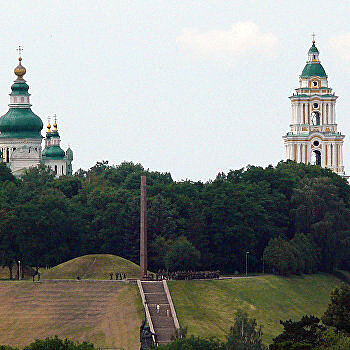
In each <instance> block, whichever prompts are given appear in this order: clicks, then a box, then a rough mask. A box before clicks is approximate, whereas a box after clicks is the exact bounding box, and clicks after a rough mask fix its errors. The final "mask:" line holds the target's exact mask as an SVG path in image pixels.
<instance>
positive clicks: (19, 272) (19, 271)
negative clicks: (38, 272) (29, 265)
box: [18, 260, 21, 280]
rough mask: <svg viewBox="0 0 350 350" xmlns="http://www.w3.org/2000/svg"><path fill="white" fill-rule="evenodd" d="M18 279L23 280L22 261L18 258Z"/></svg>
mask: <svg viewBox="0 0 350 350" xmlns="http://www.w3.org/2000/svg"><path fill="white" fill-rule="evenodd" d="M18 279H19V280H21V261H20V260H18Z"/></svg>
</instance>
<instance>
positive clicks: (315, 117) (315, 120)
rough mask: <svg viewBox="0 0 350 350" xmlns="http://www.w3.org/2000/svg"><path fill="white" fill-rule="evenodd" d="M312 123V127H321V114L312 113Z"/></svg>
mask: <svg viewBox="0 0 350 350" xmlns="http://www.w3.org/2000/svg"><path fill="white" fill-rule="evenodd" d="M311 122H312V125H320V113H319V112H312V114H311Z"/></svg>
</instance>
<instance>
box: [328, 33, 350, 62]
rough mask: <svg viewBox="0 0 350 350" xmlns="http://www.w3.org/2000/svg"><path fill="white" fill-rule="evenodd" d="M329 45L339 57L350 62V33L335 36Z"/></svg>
mask: <svg viewBox="0 0 350 350" xmlns="http://www.w3.org/2000/svg"><path fill="white" fill-rule="evenodd" d="M329 44H330V46H331V48H332V49H333V50H334V51H335V53H336V54H337V55H338V56H339V57H342V58H344V59H345V60H350V32H347V33H342V34H338V35H336V36H333V37H332V38H330V40H329Z"/></svg>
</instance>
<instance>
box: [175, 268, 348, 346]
mask: <svg viewBox="0 0 350 350" xmlns="http://www.w3.org/2000/svg"><path fill="white" fill-rule="evenodd" d="M340 283H341V281H340V280H339V279H338V278H336V277H334V276H332V275H328V274H316V275H305V276H298V277H291V278H284V277H277V276H261V277H254V278H247V279H244V278H242V279H231V280H213V281H169V282H168V285H169V289H170V292H171V296H172V298H173V302H174V305H175V309H176V313H177V316H178V318H179V322H180V325H181V326H187V327H188V334H193V335H198V336H202V337H210V336H217V337H219V338H221V339H224V338H225V334H226V333H227V332H228V331H229V328H230V326H231V325H232V324H233V322H234V313H235V310H237V308H242V309H244V310H246V311H248V313H249V315H250V316H253V317H255V318H256V319H257V321H258V323H259V324H262V325H263V333H264V342H265V343H266V344H268V343H271V341H272V338H274V337H275V336H276V335H278V334H279V333H280V332H281V330H282V327H281V325H280V320H281V319H282V320H286V319H290V318H291V319H294V320H297V319H300V317H301V316H303V315H305V314H309V315H310V314H312V315H316V316H321V315H322V314H323V312H324V311H325V309H326V307H327V305H328V300H329V295H330V292H331V290H332V289H333V288H334V287H336V286H338V285H339V284H340Z"/></svg>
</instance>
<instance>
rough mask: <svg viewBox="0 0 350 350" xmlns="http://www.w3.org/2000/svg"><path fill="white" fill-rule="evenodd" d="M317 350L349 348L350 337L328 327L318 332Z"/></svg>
mask: <svg viewBox="0 0 350 350" xmlns="http://www.w3.org/2000/svg"><path fill="white" fill-rule="evenodd" d="M319 336H320V337H319V341H318V344H319V345H318V347H317V350H350V337H349V336H347V335H345V334H343V333H341V332H338V331H337V330H336V329H334V328H328V329H326V330H325V331H324V332H322V333H320V334H319Z"/></svg>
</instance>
